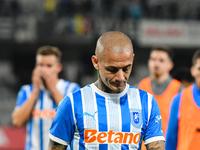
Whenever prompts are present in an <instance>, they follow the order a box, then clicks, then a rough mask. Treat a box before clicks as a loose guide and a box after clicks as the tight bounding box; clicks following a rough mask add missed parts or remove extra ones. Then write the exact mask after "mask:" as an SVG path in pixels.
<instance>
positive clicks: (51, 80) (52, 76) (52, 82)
mask: <svg viewBox="0 0 200 150" xmlns="http://www.w3.org/2000/svg"><path fill="white" fill-rule="evenodd" d="M41 76H42V79H44V81H45V83H44V84H45V86H46V87H47V88H48V89H49V90H50V91H53V90H54V89H55V88H56V84H57V82H58V79H57V77H56V73H54V72H53V73H52V72H50V71H49V70H48V68H42V70H41Z"/></svg>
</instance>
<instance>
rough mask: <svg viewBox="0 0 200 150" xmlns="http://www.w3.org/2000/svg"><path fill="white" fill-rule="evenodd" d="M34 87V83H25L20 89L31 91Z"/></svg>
mask: <svg viewBox="0 0 200 150" xmlns="http://www.w3.org/2000/svg"><path fill="white" fill-rule="evenodd" d="M32 89H33V85H32V84H25V85H22V86H21V88H20V91H26V92H27V91H31V90H32Z"/></svg>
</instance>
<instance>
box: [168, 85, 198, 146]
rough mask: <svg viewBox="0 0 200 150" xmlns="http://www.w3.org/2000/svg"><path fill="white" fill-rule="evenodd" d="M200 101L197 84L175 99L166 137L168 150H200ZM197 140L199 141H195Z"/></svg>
mask: <svg viewBox="0 0 200 150" xmlns="http://www.w3.org/2000/svg"><path fill="white" fill-rule="evenodd" d="M199 100H200V89H198V88H197V87H196V85H195V84H193V85H192V86H189V87H188V88H186V89H184V90H183V91H182V92H181V93H179V94H178V95H177V96H176V97H174V99H173V101H172V104H171V112H170V119H169V125H168V129H167V135H166V144H165V147H166V150H177V149H178V150H179V149H181V150H189V149H192V150H196V149H199V147H200V143H199V138H200V137H198V136H199V135H200V117H199V115H198V114H199V113H200V101H199ZM195 139H197V140H198V141H195ZM182 146H183V147H182ZM192 146H193V147H192Z"/></svg>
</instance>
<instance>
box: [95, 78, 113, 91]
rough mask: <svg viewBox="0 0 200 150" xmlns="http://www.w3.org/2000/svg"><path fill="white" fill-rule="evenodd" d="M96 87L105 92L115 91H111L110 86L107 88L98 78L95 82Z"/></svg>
mask: <svg viewBox="0 0 200 150" xmlns="http://www.w3.org/2000/svg"><path fill="white" fill-rule="evenodd" d="M94 84H95V85H96V87H97V88H98V89H100V90H101V91H103V92H106V93H116V92H114V91H112V90H111V89H110V88H108V87H107V86H106V85H105V84H104V83H103V81H102V80H101V79H98V80H97V81H96V82H95V83H94Z"/></svg>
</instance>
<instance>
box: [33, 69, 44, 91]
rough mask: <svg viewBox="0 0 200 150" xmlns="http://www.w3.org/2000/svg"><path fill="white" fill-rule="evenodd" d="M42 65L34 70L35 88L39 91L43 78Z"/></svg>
mask: <svg viewBox="0 0 200 150" xmlns="http://www.w3.org/2000/svg"><path fill="white" fill-rule="evenodd" d="M41 69H42V68H41V67H40V66H36V67H35V68H34V70H33V72H32V78H31V79H32V83H33V86H34V88H35V89H37V90H38V91H39V89H40V85H41V83H42V78H41Z"/></svg>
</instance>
